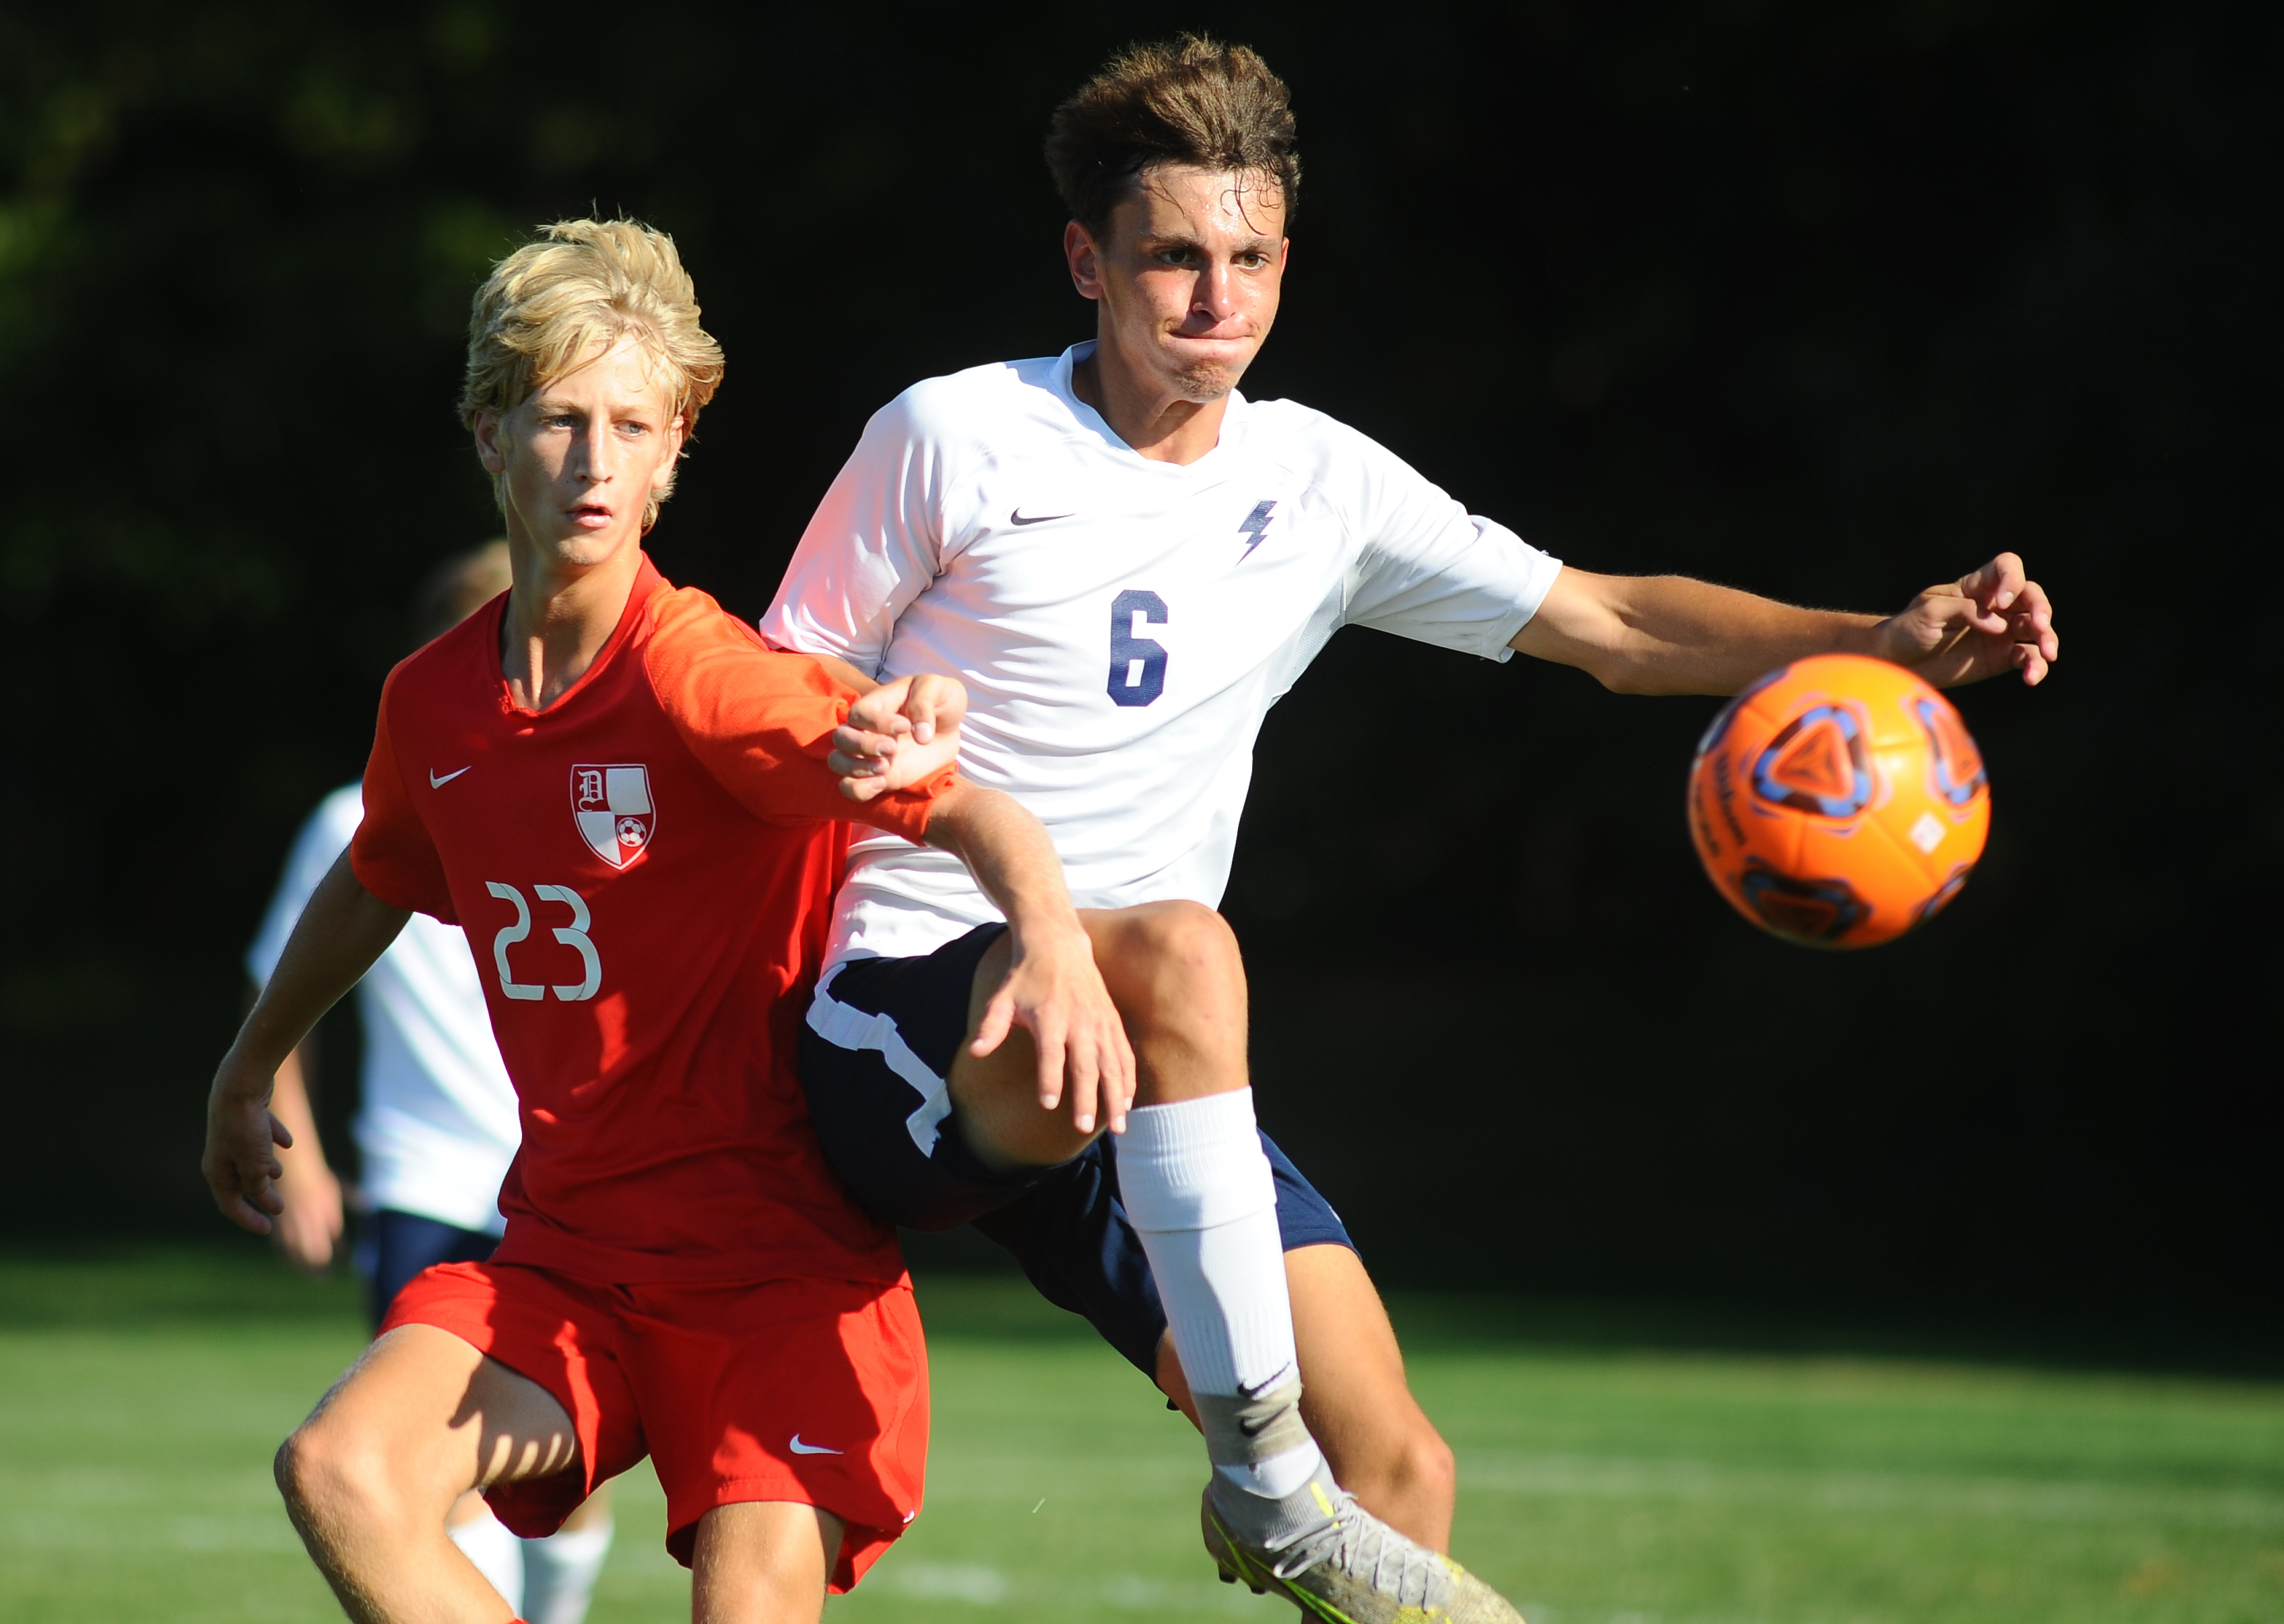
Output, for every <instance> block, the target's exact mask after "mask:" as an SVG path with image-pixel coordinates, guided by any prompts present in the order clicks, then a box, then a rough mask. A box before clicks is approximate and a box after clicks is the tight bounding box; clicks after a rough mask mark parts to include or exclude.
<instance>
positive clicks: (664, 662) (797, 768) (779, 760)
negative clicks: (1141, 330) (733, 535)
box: [644, 588, 958, 840]
mask: <svg viewBox="0 0 2284 1624" xmlns="http://www.w3.org/2000/svg"><path fill="white" fill-rule="evenodd" d="M656 614H657V619H656V621H655V623H654V627H653V631H652V634H651V637H650V641H649V644H648V645H647V647H646V648H645V651H644V659H645V660H646V661H647V663H648V668H649V671H650V680H651V687H652V689H653V691H655V692H656V693H657V695H658V699H659V704H660V705H661V707H664V709H665V711H666V714H667V716H668V718H669V720H671V721H672V722H673V723H674V726H675V730H677V732H678V733H680V734H681V736H682V741H683V743H684V745H686V746H688V747H689V749H690V753H692V755H694V756H696V757H697V758H698V761H699V764H700V765H701V766H702V767H704V768H705V769H706V770H707V771H708V772H709V773H711V774H712V775H713V776H714V778H715V780H716V782H717V783H719V784H720V785H722V787H723V788H724V789H726V790H728V791H729V792H730V793H731V794H732V795H734V796H736V797H737V799H738V801H739V805H741V806H743V807H744V808H746V809H747V811H748V812H751V813H752V814H753V815H754V816H755V817H758V818H761V819H763V820H764V821H766V822H769V823H772V824H802V823H817V822H831V821H842V822H858V823H866V824H872V826H873V827H874V828H877V829H885V830H887V831H888V832H889V833H890V834H900V835H902V836H903V837H904V839H908V840H918V839H919V838H920V837H921V836H922V835H923V834H924V833H926V832H927V820H928V809H929V808H930V807H932V806H933V805H934V804H935V798H936V797H937V796H939V795H941V794H943V792H944V791H945V790H946V789H948V788H950V785H952V783H953V782H954V780H955V779H956V777H958V775H957V774H956V773H954V772H952V771H950V769H946V770H945V771H943V772H941V773H939V774H937V775H936V776H935V777H933V778H931V779H929V780H927V782H926V783H924V784H917V785H913V786H912V787H911V788H910V789H903V790H896V791H894V792H890V793H888V794H886V795H882V796H880V797H878V798H877V799H875V800H869V801H865V802H864V803H863V804H861V805H860V804H858V803H857V802H856V801H853V800H849V799H848V798H847V797H846V796H844V795H842V794H841V789H840V783H839V780H838V779H836V778H835V777H833V773H832V771H831V770H830V769H828V768H827V767H826V766H825V757H826V756H827V755H828V754H830V753H832V750H833V729H835V728H837V727H839V726H840V725H841V722H845V721H846V720H848V716H849V705H850V703H851V702H852V701H853V700H854V699H856V693H855V692H854V691H851V690H850V689H849V688H846V687H844V686H842V685H841V683H840V682H839V681H837V680H836V679H835V678H834V677H833V676H832V675H830V674H828V673H827V672H826V670H825V668H824V667H823V666H821V665H819V664H817V661H815V660H811V659H810V657H809V656H808V655H806V654H787V653H780V652H778V651H777V650H774V649H772V648H770V646H769V645H768V644H765V643H763V641H762V638H761V634H760V633H758V632H756V631H755V629H753V628H752V627H750V626H748V625H747V624H746V623H745V622H744V621H739V620H737V619H734V618H733V617H731V615H730V614H729V613H726V612H725V611H724V609H723V608H722V606H721V605H719V604H716V602H715V601H714V600H713V599H712V598H711V597H708V596H707V595H706V594H705V593H703V592H700V591H696V590H693V589H688V588H684V589H681V590H679V591H675V592H670V593H661V594H660V601H659V605H658V608H657V610H656Z"/></svg>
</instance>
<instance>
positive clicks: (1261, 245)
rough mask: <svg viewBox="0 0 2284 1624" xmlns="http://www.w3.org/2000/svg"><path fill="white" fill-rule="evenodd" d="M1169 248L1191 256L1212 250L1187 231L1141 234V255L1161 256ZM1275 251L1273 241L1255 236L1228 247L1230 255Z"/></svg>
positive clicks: (1210, 252) (1200, 239)
mask: <svg viewBox="0 0 2284 1624" xmlns="http://www.w3.org/2000/svg"><path fill="white" fill-rule="evenodd" d="M1170 248H1186V249H1188V250H1189V251H1190V252H1191V253H1193V254H1208V255H1209V254H1212V252H1213V250H1212V248H1211V247H1210V246H1208V245H1207V244H1206V242H1205V241H1204V240H1203V239H1202V238H1198V237H1196V236H1193V235H1192V234H1191V233H1189V232H1187V231H1168V232H1164V233H1157V232H1146V233H1144V234H1143V238H1142V252H1143V253H1145V254H1163V253H1165V252H1166V251H1167V250H1168V249H1170ZM1276 251H1277V244H1276V241H1275V239H1273V238H1269V237H1265V236H1260V235H1257V234H1256V235H1255V236H1254V237H1251V238H1247V239H1246V240H1245V241H1243V242H1239V243H1233V244H1232V245H1231V246H1230V252H1231V253H1232V254H1274V253H1275V252H1276Z"/></svg>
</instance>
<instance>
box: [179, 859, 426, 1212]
mask: <svg viewBox="0 0 2284 1624" xmlns="http://www.w3.org/2000/svg"><path fill="white" fill-rule="evenodd" d="M411 917H412V916H411V914H409V913H407V912H406V911H405V910H403V909H401V908H392V907H390V906H389V905H388V904H387V903H386V902H382V901H381V900H380V899H379V897H377V896H375V895H373V894H372V893H371V892H370V891H367V890H366V889H365V888H364V886H363V885H361V884H359V883H358V880H357V877H356V871H354V870H353V869H351V868H350V866H349V856H348V853H347V852H343V853H342V854H341V855H340V859H339V860H338V861H336V862H335V863H334V864H333V866H332V869H331V870H329V871H327V873H326V875H325V878H324V879H322V880H320V881H318V882H317V890H316V891H314V892H313V893H311V894H310V896H309V905H308V906H307V907H305V908H303V909H302V910H301V922H300V923H299V924H297V925H294V927H293V935H292V936H291V937H290V938H288V939H287V941H286V943H285V953H284V954H283V956H280V957H279V959H278V968H277V969H276V970H275V971H274V972H271V974H270V983H269V985H268V986H266V987H264V988H262V996H261V997H260V998H258V999H256V1000H255V1001H254V1009H253V1011H252V1012H251V1013H249V1014H248V1015H247V1016H246V1024H245V1025H244V1026H242V1027H239V1029H238V1041H237V1042H233V1043H232V1044H231V1046H230V1052H229V1053H228V1054H226V1055H224V1056H223V1060H222V1065H221V1066H220V1067H219V1068H218V1069H217V1070H216V1071H215V1079H214V1087H213V1088H212V1089H210V1090H209V1091H208V1093H207V1148H206V1154H205V1156H204V1157H203V1158H201V1159H200V1161H199V1168H200V1170H201V1171H202V1172H204V1173H205V1174H206V1175H207V1186H208V1188H210V1189H211V1190H213V1191H214V1198H215V1206H219V1207H220V1208H222V1212H223V1216H224V1217H225V1218H228V1219H229V1220H230V1221H231V1222H232V1223H235V1224H237V1225H238V1226H239V1228H240V1229H246V1230H253V1231H254V1233H255V1234H256V1235H267V1234H268V1233H270V1219H271V1218H272V1217H274V1216H275V1215H276V1214H278V1213H279V1212H281V1211H283V1210H284V1206H285V1204H284V1203H283V1202H282V1201H280V1200H279V1199H278V1191H277V1180H278V1177H279V1176H280V1175H281V1174H282V1173H283V1172H284V1169H283V1167H280V1165H279V1163H278V1152H277V1147H278V1146H280V1145H286V1146H290V1145H291V1144H293V1135H292V1134H291V1133H290V1132H288V1131H287V1130H286V1128H285V1125H284V1124H283V1123H282V1122H280V1121H279V1120H278V1119H277V1117H276V1116H274V1115H272V1114H271V1113H270V1089H271V1088H272V1086H273V1083H274V1080H275V1079H276V1077H277V1075H278V1067H279V1066H281V1065H283V1064H284V1063H285V1057H286V1056H288V1055H290V1054H292V1053H293V1050H294V1049H295V1047H296V1046H298V1045H299V1044H300V1043H301V1040H302V1039H303V1038H305V1037H307V1036H309V1029H310V1028H311V1027H315V1026H316V1025H317V1018H318V1017H319V1016H320V1015H323V1014H324V1013H325V1011H327V1010H329V1009H331V1008H332V1007H333V1005H334V1004H335V1003H339V1002H340V998H341V995H343V994H345V993H347V992H348V990H349V988H352V987H355V986H356V984H357V980H358V979H359V978H360V977H362V976H363V975H364V972H366V971H367V970H369V969H371V968H372V962H373V960H375V959H377V958H379V956H381V954H382V953H383V952H385V951H386V950H387V948H388V944H389V943H390V942H392V941H395V940H396V933H398V932H399V931H401V930H403V928H404V922H405V920H407V919H409V918H411Z"/></svg>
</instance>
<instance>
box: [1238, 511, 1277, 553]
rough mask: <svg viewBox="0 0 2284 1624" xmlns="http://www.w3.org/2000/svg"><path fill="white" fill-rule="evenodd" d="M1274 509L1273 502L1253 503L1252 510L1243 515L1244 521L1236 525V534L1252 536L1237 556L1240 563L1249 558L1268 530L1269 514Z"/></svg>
mask: <svg viewBox="0 0 2284 1624" xmlns="http://www.w3.org/2000/svg"><path fill="white" fill-rule="evenodd" d="M1275 511H1277V504H1275V503H1274V502H1260V503H1255V504H1254V509H1253V511H1251V512H1250V513H1248V514H1247V515H1246V516H1245V522H1244V523H1243V524H1241V525H1240V526H1238V527H1237V528H1238V534H1240V535H1249V536H1251V537H1252V538H1253V539H1252V540H1251V541H1249V542H1248V543H1246V544H1245V551H1244V553H1243V554H1242V555H1241V556H1240V558H1238V562H1239V563H1240V564H1242V563H1244V562H1245V560H1246V559H1247V558H1251V557H1252V556H1253V550H1254V549H1255V548H1256V547H1258V546H1260V545H1261V538H1262V537H1263V535H1267V534H1268V532H1269V516H1270V515H1271V513H1273V512H1275Z"/></svg>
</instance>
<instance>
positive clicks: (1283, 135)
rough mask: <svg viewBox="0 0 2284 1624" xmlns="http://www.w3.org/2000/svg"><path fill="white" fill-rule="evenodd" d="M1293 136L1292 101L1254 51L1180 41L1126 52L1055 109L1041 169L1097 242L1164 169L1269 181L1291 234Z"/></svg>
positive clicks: (1199, 39) (1295, 203)
mask: <svg viewBox="0 0 2284 1624" xmlns="http://www.w3.org/2000/svg"><path fill="white" fill-rule="evenodd" d="M1297 130H1298V124H1297V123H1296V121H1295V119H1294V117H1293V107H1292V96H1291V92H1289V91H1288V90H1287V89H1286V88H1285V82H1284V81H1283V80H1282V79H1279V77H1278V76H1277V75H1276V74H1272V73H1271V72H1270V71H1269V65H1268V64H1267V63H1266V62H1263V60H1262V59H1261V58H1260V57H1259V56H1258V55H1257V54H1256V53H1255V51H1252V50H1251V49H1250V48H1249V47H1248V46H1244V45H1224V44H1222V43H1220V42H1218V41H1216V40H1213V39H1209V38H1208V37H1206V36H1205V35H1199V34H1185V35H1182V36H1181V37H1180V38H1178V39H1175V40H1172V41H1162V42H1160V43H1155V44H1148V45H1130V46H1128V47H1127V48H1126V49H1125V50H1124V51H1121V52H1119V53H1118V55H1116V56H1115V57H1113V58H1112V59H1110V61H1109V62H1108V63H1107V65H1105V66H1104V67H1103V69H1102V71H1101V72H1100V73H1099V74H1096V75H1095V76H1094V77H1093V78H1091V79H1090V80H1088V81H1087V82H1085V83H1084V84H1083V85H1081V86H1080V87H1079V88H1078V91H1077V93H1076V95H1074V96H1072V98H1070V99H1069V100H1068V101H1067V102H1065V103H1064V104H1063V105H1061V106H1060V107H1058V108H1056V109H1055V116H1054V119H1053V121H1052V123H1051V124H1050V125H1049V126H1048V130H1047V168H1049V169H1050V170H1052V172H1053V174H1054V177H1055V190H1056V191H1058V192H1060V193H1061V195H1062V199H1063V204H1064V206H1065V207H1068V209H1069V210H1070V212H1071V218H1072V219H1074V220H1076V221H1077V222H1078V223H1080V224H1081V225H1083V226H1084V227H1085V228H1086V229H1087V230H1088V231H1090V232H1091V233H1092V234H1094V235H1095V236H1098V237H1099V236H1100V235H1101V234H1102V232H1103V231H1104V230H1105V229H1106V228H1107V226H1108V225H1109V223H1110V215H1111V212H1112V211H1113V210H1114V209H1115V208H1116V207H1118V205H1119V203H1120V201H1121V200H1122V199H1124V198H1126V197H1127V196H1128V195H1129V194H1130V191H1131V190H1132V188H1133V186H1134V184H1135V183H1136V181H1137V180H1138V178H1139V177H1140V176H1142V175H1143V174H1144V173H1145V172H1146V171H1147V170H1149V169H1153V168H1157V167H1158V166H1159V165H1161V164H1183V165H1192V166H1195V167H1196V168H1201V169H1213V170H1230V171H1233V172H1235V173H1237V174H1240V175H1259V176H1265V177H1267V178H1269V179H1271V180H1273V181H1275V182H1276V183H1277V186H1278V189H1279V191H1281V192H1282V193H1283V195H1284V199H1285V219H1286V223H1287V225H1289V224H1290V223H1291V222H1292V219H1293V213H1294V210H1295V209H1296V208H1297V207H1299V206H1300V200H1301V199H1300V192H1301V153H1300V148H1299V143H1298V135H1297Z"/></svg>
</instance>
